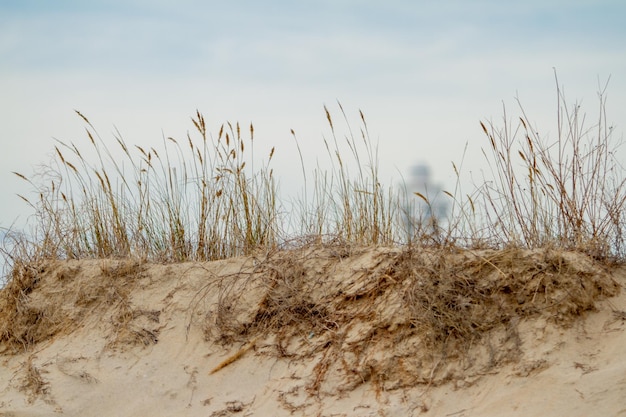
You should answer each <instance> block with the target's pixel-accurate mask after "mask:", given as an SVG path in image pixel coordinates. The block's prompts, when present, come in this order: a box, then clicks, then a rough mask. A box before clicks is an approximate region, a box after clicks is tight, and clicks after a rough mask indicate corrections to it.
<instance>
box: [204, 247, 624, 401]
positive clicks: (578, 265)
mask: <svg viewBox="0 0 626 417" xmlns="http://www.w3.org/2000/svg"><path fill="white" fill-rule="evenodd" d="M225 283H228V286H227V287H226V286H225ZM618 292H619V285H618V284H617V283H616V282H615V281H614V280H613V278H612V276H611V273H610V269H609V268H607V267H606V266H605V265H604V264H603V263H602V262H599V261H597V260H594V259H593V258H591V257H588V256H585V255H581V254H580V253H577V252H568V251H563V250H553V249H549V250H527V249H508V250H480V251H472V250H461V251H457V250H455V251H442V250H441V249H434V248H431V249H420V250H414V249H413V248H404V249H397V248H395V249H394V248H383V247H379V248H378V249H376V250H373V249H372V248H371V247H346V246H341V245H321V246H310V247H307V248H303V249H299V250H294V251H288V252H279V253H276V254H274V255H272V256H270V257H268V258H267V259H265V260H264V261H263V262H261V263H259V264H258V265H256V266H254V267H251V268H250V269H248V270H247V271H246V273H244V274H235V275H229V276H225V277H222V280H220V279H215V280H213V281H212V284H211V285H208V286H207V291H206V292H205V293H204V296H208V294H218V295H217V296H216V295H213V297H216V298H215V300H216V302H215V304H209V305H202V304H200V303H196V304H195V309H196V313H201V314H200V316H203V317H205V320H206V322H205V323H204V325H205V327H204V328H205V329H211V332H210V333H208V334H207V337H208V338H210V339H211V340H217V341H221V342H222V343H226V344H231V343H234V342H237V343H242V344H244V345H245V346H247V347H250V346H251V345H252V344H255V345H256V346H257V350H259V351H262V352H265V354H271V355H276V356H278V357H283V358H290V359H305V360H307V361H312V366H313V369H312V376H311V379H310V380H309V381H308V382H309V383H308V390H309V392H311V393H317V392H319V391H323V390H325V389H326V388H325V384H326V383H327V381H328V380H330V379H334V381H335V382H336V381H337V380H339V381H340V382H339V384H338V389H340V390H342V389H346V390H350V389H353V388H354V387H355V386H357V385H359V384H361V383H363V382H365V381H372V382H373V383H374V384H375V385H378V386H379V387H381V389H393V388H398V387H400V386H408V385H411V384H415V383H427V384H432V383H441V382H445V381H446V380H448V379H450V378H455V377H457V376H460V375H466V374H467V373H466V371H467V370H468V369H469V370H470V371H469V372H475V373H480V372H485V371H488V370H489V369H491V368H493V367H495V366H498V365H500V364H502V363H506V362H508V361H511V360H516V359H517V358H518V357H519V354H520V344H521V341H520V338H519V336H518V334H517V325H518V323H519V322H520V320H527V319H532V318H538V317H543V318H544V319H545V320H547V321H549V322H551V323H554V324H556V325H561V326H569V325H571V324H572V323H573V322H574V321H575V320H576V319H577V318H578V317H579V316H581V315H582V314H584V313H585V312H586V311H589V310H593V309H594V308H595V303H596V301H597V300H599V299H603V298H606V297H610V296H613V295H616V294H617V293H618ZM196 316H197V314H196ZM251 340H252V341H253V342H250V341H251ZM246 350H247V349H246V348H244V349H242V350H240V351H238V352H237V354H235V355H233V356H232V357H229V358H228V359H227V362H228V363H230V362H231V358H232V359H233V360H236V359H238V358H239V357H240V356H241V354H242V353H245V351H246ZM477 351H481V352H486V353H484V354H483V355H482V356H480V355H479V354H477ZM468 353H471V354H470V355H468ZM381 355H382V356H381ZM472 361H473V362H472ZM335 388H336V389H337V387H335Z"/></svg>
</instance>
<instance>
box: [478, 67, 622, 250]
mask: <svg viewBox="0 0 626 417" xmlns="http://www.w3.org/2000/svg"><path fill="white" fill-rule="evenodd" d="M598 101H599V107H598V113H597V116H596V120H595V123H594V124H591V125H589V124H588V122H587V118H586V114H585V113H583V112H582V110H581V106H580V105H579V104H578V103H574V104H573V106H569V105H568V104H567V102H566V100H565V97H564V95H563V90H562V88H561V87H559V85H558V79H557V112H556V118H557V120H556V132H557V136H556V138H554V139H549V138H548V137H545V136H542V135H541V134H540V133H539V132H538V129H537V128H536V127H534V126H533V123H532V120H531V119H530V118H529V117H528V115H527V113H526V111H525V110H524V108H523V106H522V104H521V103H519V101H518V105H519V112H520V116H519V119H518V121H517V123H513V122H512V121H510V120H509V119H508V116H507V113H506V109H505V110H503V121H502V125H501V126H496V125H495V124H494V123H483V122H481V123H480V125H481V127H482V130H483V131H484V133H485V135H486V136H487V138H488V139H489V145H488V150H487V151H485V156H486V159H487V161H488V162H489V167H490V169H491V173H492V177H493V179H492V180H490V181H485V183H484V184H482V185H481V186H480V187H478V191H477V193H476V194H475V201H473V202H472V207H473V206H474V205H475V204H479V203H480V205H481V206H480V207H478V208H476V209H477V210H480V211H481V213H480V215H481V217H482V218H483V219H484V220H483V221H484V222H485V223H486V226H487V227H488V228H489V231H490V234H489V235H488V236H487V237H488V239H489V241H490V242H493V244H495V245H509V246H523V247H528V248H536V247H542V246H548V245H554V246H557V247H561V248H565V249H571V250H578V251H582V252H585V253H587V254H590V255H592V256H594V257H597V258H601V259H606V258H609V257H618V258H623V256H624V254H625V253H624V249H625V248H624V235H623V230H624V216H623V213H624V210H625V209H626V178H625V177H624V167H623V166H622V165H621V163H620V161H619V160H618V158H617V154H616V151H617V149H618V147H619V145H620V143H619V141H617V140H616V139H615V138H614V137H613V127H612V126H610V125H609V124H608V123H607V120H606V85H605V86H604V87H603V88H601V89H600V91H599V93H598Z"/></svg>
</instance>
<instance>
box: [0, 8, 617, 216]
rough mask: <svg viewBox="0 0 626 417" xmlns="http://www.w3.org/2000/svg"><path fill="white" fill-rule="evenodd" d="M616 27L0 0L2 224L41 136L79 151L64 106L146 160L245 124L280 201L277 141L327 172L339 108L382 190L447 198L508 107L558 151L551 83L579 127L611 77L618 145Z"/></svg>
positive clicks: (282, 166) (518, 13)
mask: <svg viewBox="0 0 626 417" xmlns="http://www.w3.org/2000/svg"><path fill="white" fill-rule="evenodd" d="M625 18H626V2H623V0H567V1H561V0H558V1H557V0H528V1H524V2H513V1H502V0H499V1H492V0H475V1H468V0H459V1H454V0H441V1H436V2H435V1H426V0H386V1H380V0H379V1H372V0H363V1H357V0H315V1H313V0H299V1H286V0H264V1H251V0H246V1H242V0H232V1H223V0H222V1H219V2H218V1H213V0H206V1H200V0H180V1H165V0H122V1H120V0H110V1H97V0H90V1H84V0H56V1H49V0H19V1H18V0H15V1H14V0H2V1H0V145H1V147H0V149H1V150H0V228H8V227H14V226H12V225H21V224H23V222H25V221H27V220H28V218H29V213H30V211H29V208H28V206H26V204H25V203H23V202H22V201H21V200H20V199H19V198H18V197H17V196H16V194H18V193H19V194H23V195H27V196H28V195H29V194H28V193H29V192H30V188H29V187H28V186H27V184H25V183H24V182H23V181H21V180H19V178H17V177H16V176H15V175H13V174H12V172H13V171H17V172H20V173H22V174H24V175H26V176H31V175H32V173H33V172H34V170H36V169H37V168H36V167H37V166H38V165H39V164H41V163H46V161H49V160H50V157H51V155H52V152H53V149H54V148H53V147H54V145H55V141H54V139H59V140H62V141H65V142H75V143H79V144H80V143H85V141H86V140H87V139H86V135H85V133H84V128H85V126H84V123H83V122H82V121H81V120H80V118H79V117H78V116H77V115H76V114H75V112H74V110H79V111H80V112H81V113H82V114H84V115H85V116H87V117H88V118H89V120H90V121H91V122H92V124H93V125H94V126H95V127H96V129H97V130H98V132H99V134H100V135H101V137H102V138H103V139H104V140H105V141H107V140H110V141H111V143H113V140H114V136H113V134H114V132H115V131H116V129H117V130H119V132H120V133H121V134H122V135H123V137H124V139H125V140H126V141H127V142H128V143H131V144H137V145H140V146H155V147H157V148H158V147H159V146H160V144H161V143H162V140H163V137H164V136H165V137H167V136H171V137H174V138H184V137H185V136H186V134H187V132H188V131H191V130H193V125H192V123H191V119H190V118H191V116H192V115H193V114H194V113H195V111H196V109H197V110H199V111H200V112H202V113H203V114H204V115H205V118H206V121H207V124H208V126H209V129H210V131H211V132H213V134H216V133H217V132H218V130H219V127H220V125H221V124H222V123H223V122H225V121H230V122H233V123H234V122H237V121H239V122H241V123H242V125H244V126H247V125H248V124H249V123H251V122H252V123H253V124H254V126H255V146H258V151H257V152H258V153H257V154H259V155H260V154H265V153H264V152H265V151H267V150H269V149H270V148H271V147H272V146H275V147H276V156H275V160H274V169H275V173H276V175H277V178H278V179H279V181H280V186H281V189H283V190H284V191H285V192H286V193H293V192H296V193H297V192H298V187H300V183H299V182H298V181H299V179H301V178H300V177H298V176H297V175H294V172H300V166H299V162H298V161H299V159H298V157H297V149H296V147H295V144H294V141H293V137H292V136H291V133H290V130H291V129H293V130H294V131H295V132H296V134H297V137H298V140H299V142H300V145H301V147H302V148H303V153H304V155H305V168H306V169H307V170H312V169H313V168H314V166H315V165H316V164H317V163H320V162H319V161H322V164H323V161H324V159H325V158H326V159H327V156H326V154H325V153H324V148H323V141H322V138H323V137H328V135H329V128H328V125H327V123H326V117H325V113H324V106H325V105H326V106H328V109H329V110H330V111H331V114H333V115H334V116H335V118H336V120H340V119H341V113H340V112H339V109H338V105H337V103H338V102H340V103H341V104H342V106H343V108H344V110H345V111H346V114H347V115H348V119H349V120H350V122H351V124H352V126H353V127H354V128H357V127H358V125H359V118H358V111H359V110H361V111H363V113H364V114H365V117H366V120H367V123H368V129H369V133H370V136H371V138H372V140H373V141H375V142H376V143H377V144H378V152H379V168H380V172H381V177H382V179H383V181H384V182H389V183H390V184H397V183H398V182H400V181H401V180H402V178H406V177H407V176H408V175H409V172H410V168H411V166H412V165H414V164H416V163H420V162H425V163H427V164H428V165H430V166H431V168H432V172H433V176H434V181H435V182H437V183H439V184H440V185H441V187H443V188H444V189H452V188H454V184H455V177H454V173H453V170H452V162H453V161H454V162H456V163H457V165H458V164H459V162H460V161H461V159H462V158H464V162H463V168H464V170H465V171H464V173H463V175H464V178H465V179H467V178H469V177H470V176H471V175H472V174H473V173H476V172H478V171H480V170H481V169H483V168H482V167H484V160H483V158H482V156H481V155H482V154H481V148H482V147H483V146H485V145H486V144H487V142H486V138H485V136H484V134H483V132H482V130H481V128H480V124H479V121H481V120H482V121H490V120H493V121H494V122H496V123H498V122H499V121H500V120H501V118H502V109H503V105H504V106H506V108H507V113H508V114H509V116H510V117H513V118H516V117H518V115H519V111H518V109H517V107H516V106H517V105H516V98H517V99H519V100H520V102H521V103H522V104H523V106H524V109H525V110H526V112H527V113H528V115H529V117H530V118H531V119H532V120H533V121H534V123H535V126H536V128H537V130H538V131H539V132H540V133H542V134H545V135H546V136H548V137H554V135H555V130H556V127H555V126H556V125H555V114H556V112H555V109H556V88H555V85H556V82H555V71H556V74H557V76H558V83H559V85H561V86H563V88H564V91H565V95H566V98H567V99H568V100H569V101H571V102H572V103H574V102H578V103H581V105H582V107H583V108H584V109H585V111H586V112H587V113H588V117H589V119H590V123H591V121H593V120H594V119H595V118H596V117H597V108H598V100H597V92H598V88H599V86H603V85H604V84H606V82H607V80H609V79H610V81H609V84H608V89H607V119H608V121H609V122H610V123H611V124H612V125H613V126H615V129H614V132H615V135H616V136H617V137H618V138H619V137H622V136H623V132H624V126H625V125H626V25H624V24H623V22H624V19H625ZM338 125H340V128H338V129H339V130H340V131H341V132H344V131H346V128H345V126H342V125H341V123H338ZM342 129H343V130H342ZM466 147H467V149H468V150H467V151H466V153H465V157H464V149H466ZM620 152H622V153H621V155H624V158H623V160H626V152H624V150H623V149H621V151H620ZM20 227H21V226H20Z"/></svg>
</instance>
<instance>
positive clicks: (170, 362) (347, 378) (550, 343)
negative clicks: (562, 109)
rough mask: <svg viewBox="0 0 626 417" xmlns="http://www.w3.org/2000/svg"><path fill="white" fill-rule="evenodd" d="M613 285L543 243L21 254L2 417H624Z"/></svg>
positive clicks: (624, 356) (624, 340) (2, 342)
mask: <svg viewBox="0 0 626 417" xmlns="http://www.w3.org/2000/svg"><path fill="white" fill-rule="evenodd" d="M624 283H626V272H625V270H624V269H623V268H622V267H609V266H607V265H606V264H604V263H600V262H596V261H594V260H593V259H591V258H588V257H586V256H584V255H581V254H577V253H568V252H563V251H554V250H545V251H522V250H506V251H480V252H472V251H450V252H444V251H434V250H426V249H424V250H420V251H407V250H405V249H398V248H355V247H342V246H340V245H337V246H327V247H319V248H307V249H301V250H293V251H284V252H276V253H271V254H259V256H257V257H247V258H234V259H228V260H224V261H217V262H210V263H183V264H172V265H161V264H150V263H142V262H139V261H128V260H81V261H62V262H61V261H55V262H50V263H48V264H45V265H36V266H35V265H32V266H29V267H28V268H26V267H24V268H22V269H20V270H18V271H16V273H15V275H14V277H13V280H12V282H10V283H9V285H8V286H7V287H6V288H4V289H3V290H2V291H1V292H0V351H1V353H0V363H1V364H2V366H1V367H0V416H49V415H68V416H147V415H156V416H171V415H177V416H178V415H180V416H213V417H217V416H231V415H232V416H422V415H423V416H457V417H461V416H563V415H567V416H592V415H593V416H620V415H625V416H626V400H625V398H626V331H625V330H626V296H625V295H624V293H623V291H620V288H621V287H622V286H623V285H624Z"/></svg>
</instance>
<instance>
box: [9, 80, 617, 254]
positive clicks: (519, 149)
mask: <svg viewBox="0 0 626 417" xmlns="http://www.w3.org/2000/svg"><path fill="white" fill-rule="evenodd" d="M605 105H606V87H604V88H603V89H602V90H601V91H600V92H599V112H598V117H597V122H596V124H595V125H592V126H588V125H587V121H586V118H585V114H584V113H583V112H582V110H581V108H580V106H579V105H577V104H575V105H574V106H573V107H570V106H568V105H567V103H566V101H565V98H564V97H563V93H562V89H561V88H560V87H559V86H558V84H557V109H558V110H557V115H556V117H557V128H558V130H557V137H556V138H554V139H548V138H547V137H544V136H542V135H541V134H540V133H539V132H538V129H537V128H535V127H533V124H532V120H530V119H529V117H528V116H527V114H526V112H525V111H524V109H523V107H522V106H521V104H520V105H519V110H520V114H521V116H520V117H519V119H518V122H516V123H514V122H512V121H511V120H509V118H508V115H507V113H506V110H505V111H504V114H503V123H502V125H501V126H498V125H497V124H496V123H493V122H488V123H483V122H481V126H482V129H483V131H484V133H485V134H486V135H487V138H488V142H487V146H486V148H487V150H485V151H484V155H485V157H486V159H487V162H488V164H489V168H490V173H491V176H490V177H487V176H486V177H485V178H484V182H483V183H482V184H478V185H477V186H476V189H475V190H474V191H473V192H472V193H470V194H469V195H467V196H465V197H464V196H462V195H460V190H459V189H457V190H455V192H446V194H447V195H448V197H450V198H451V199H452V203H453V204H452V205H453V211H452V213H451V215H450V218H449V219H448V220H447V221H446V222H445V224H441V223H438V224H435V225H434V227H433V225H426V226H425V225H422V224H417V225H412V226H411V227H410V229H409V230H412V231H413V235H412V236H407V225H406V219H407V216H406V214H405V213H403V212H402V207H406V204H405V203H404V202H403V199H405V198H407V196H406V195H405V194H404V193H400V192H398V190H394V189H392V188H390V187H386V186H385V185H384V184H382V183H381V181H380V179H379V175H378V153H377V147H376V145H375V144H373V143H372V141H371V139H370V136H369V132H368V127H367V124H366V121H365V117H364V115H363V113H362V112H359V118H360V125H361V126H360V129H359V133H358V134H356V135H355V134H353V131H352V128H351V127H350V123H349V122H348V117H347V115H346V113H345V111H344V109H343V108H342V107H341V105H339V110H340V114H341V116H342V118H343V123H344V125H345V127H346V128H347V131H348V133H347V134H346V135H344V137H341V135H340V133H339V132H338V128H337V126H336V121H335V120H334V119H333V117H332V115H331V111H329V110H328V109H327V108H326V107H325V108H324V110H325V115H326V119H327V122H328V125H329V127H330V138H326V137H324V138H323V144H324V146H325V149H326V151H327V154H328V156H329V158H330V162H331V164H332V165H331V168H330V169H329V170H322V169H320V168H319V167H318V168H317V169H316V170H315V171H314V172H313V174H312V180H313V181H312V183H311V182H310V181H311V178H307V176H308V175H309V173H308V171H307V167H305V163H304V160H303V158H302V154H301V151H300V146H299V143H298V141H297V138H296V135H295V132H293V131H292V133H293V137H294V139H295V144H296V147H297V151H298V153H299V155H300V161H301V164H302V172H303V181H304V184H305V186H304V193H303V194H302V195H300V196H298V198H299V200H298V202H297V203H296V204H294V205H291V206H290V205H288V204H286V202H285V200H284V199H283V198H282V197H281V196H280V193H279V190H278V187H277V182H276V179H275V178H274V171H273V169H272V167H271V163H272V157H273V155H274V148H272V150H271V152H270V153H269V155H267V158H266V160H265V161H263V162H262V163H261V164H260V165H259V164H258V162H257V164H256V166H255V161H254V160H253V159H252V158H250V157H249V153H253V150H254V127H253V126H252V125H250V126H249V128H247V129H242V127H241V126H240V125H239V124H238V123H236V124H234V125H233V124H231V123H227V124H225V125H222V126H221V127H220V128H219V130H218V133H217V134H216V135H215V136H213V135H212V134H211V133H210V132H209V128H208V127H207V126H206V122H205V119H204V117H203V116H202V115H201V114H200V113H199V112H197V113H196V114H195V116H194V117H193V118H192V123H193V127H194V129H195V130H194V132H193V133H189V134H187V137H186V138H185V139H184V140H179V139H174V138H172V137H168V138H166V139H164V141H163V146H162V147H161V148H160V149H157V148H156V147H153V148H150V149H144V148H142V147H139V146H135V147H133V146H129V145H128V144H127V143H126V142H125V141H124V139H123V138H122V136H121V135H120V134H119V133H118V134H116V135H115V137H114V142H113V143H114V144H115V145H116V149H111V147H110V146H108V145H107V144H106V141H105V140H103V139H102V138H101V137H100V136H98V134H97V132H96V129H95V128H94V126H93V125H92V124H91V123H90V122H89V120H88V119H87V117H85V116H84V115H82V114H81V113H79V112H77V114H78V116H79V117H80V118H81V119H82V121H83V122H84V123H85V124H86V136H87V142H86V144H87V147H86V149H84V147H83V146H82V145H79V144H75V143H64V142H59V143H58V144H57V146H56V147H55V158H54V160H53V161H52V163H50V164H49V165H48V166H46V167H45V169H42V170H40V172H38V173H37V174H36V175H35V176H34V177H33V178H30V177H27V176H25V175H23V174H21V173H16V175H17V176H19V177H20V178H22V179H23V180H25V181H27V182H28V183H29V184H30V185H31V186H32V187H33V188H34V190H35V192H36V196H37V197H36V198H27V197H25V196H20V197H22V199H24V200H25V201H26V202H27V203H28V204H29V205H30V206H31V207H32V208H33V209H34V211H35V220H36V224H35V225H34V227H33V230H32V231H31V232H29V234H28V235H26V234H16V233H13V234H9V235H8V236H9V238H11V237H13V238H14V239H13V242H14V243H13V244H12V245H11V249H10V250H7V249H5V253H8V256H9V262H10V263H11V264H17V263H19V262H21V261H22V260H24V259H27V260H28V262H29V263H32V260H33V259H80V258H103V257H117V258H126V257H134V258H141V259H152V260H159V261H169V262H179V261H185V260H199V261H202V260H215V259H223V258H228V257H232V256H237V255H246V254H250V253H252V252H254V251H257V250H259V249H262V250H271V249H273V248H276V247H278V246H281V245H283V244H284V243H285V242H293V241H294V239H300V240H301V241H305V242H321V241H327V240H329V239H339V240H340V241H343V242H346V243H349V244H361V245H363V244H364V245H394V244H403V243H404V244H406V243H409V242H410V243H411V244H427V245H432V244H435V245H437V246H460V247H476V246H487V247H508V246H519V247H525V248H536V247H542V246H546V245H555V246H557V247H563V248H566V249H572V250H581V251H584V252H585V253H589V254H592V255H593V256H597V257H600V258H609V257H618V258H621V257H623V255H624V237H623V227H624V219H623V216H622V212H623V211H624V207H625V205H626V189H625V182H624V181H625V178H624V175H623V167H622V166H621V165H620V164H619V162H618V161H617V159H616V155H615V150H616V149H617V146H618V145H619V143H615V140H614V138H613V129H612V127H610V126H609V125H608V124H607V121H606V113H605ZM242 130H247V131H248V135H249V137H248V138H247V139H244V133H243V132H242ZM289 151H293V150H289ZM120 155H121V157H120ZM94 161H95V162H94ZM253 167H254V169H253ZM351 168H352V169H353V170H355V173H356V175H353V174H351V172H349V170H350V169H351ZM453 168H454V170H455V173H456V175H457V176H458V177H459V182H460V178H461V176H462V175H464V174H463V172H461V171H460V168H459V167H458V166H457V165H456V164H453ZM311 185H312V187H311ZM408 198H416V199H418V198H421V199H424V200H425V201H426V203H428V200H427V199H426V197H424V196H423V195H414V196H409V197H408ZM285 225H289V227H286V226H285ZM13 232H15V231H13ZM27 236H28V237H27Z"/></svg>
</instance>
